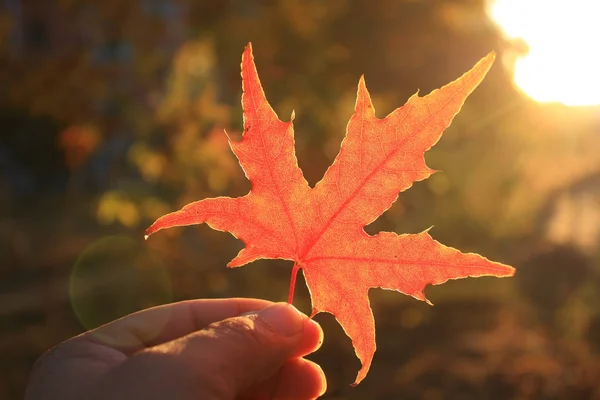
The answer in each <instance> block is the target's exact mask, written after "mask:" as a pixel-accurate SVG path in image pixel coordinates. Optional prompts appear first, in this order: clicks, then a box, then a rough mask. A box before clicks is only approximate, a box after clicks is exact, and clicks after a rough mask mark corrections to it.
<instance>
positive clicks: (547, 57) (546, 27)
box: [488, 0, 600, 106]
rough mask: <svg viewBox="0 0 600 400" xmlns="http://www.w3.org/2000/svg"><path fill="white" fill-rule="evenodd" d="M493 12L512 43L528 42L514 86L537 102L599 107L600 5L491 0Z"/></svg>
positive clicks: (591, 0)
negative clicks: (599, 18) (515, 41)
mask: <svg viewBox="0 0 600 400" xmlns="http://www.w3.org/2000/svg"><path fill="white" fill-rule="evenodd" d="M488 13H489V15H490V17H491V18H492V19H493V20H494V21H495V22H496V23H497V24H498V25H499V26H500V28H501V29H502V31H503V32H504V34H505V36H506V37H507V38H508V39H519V40H523V41H524V42H525V43H526V44H527V47H528V48H529V51H528V53H527V54H525V55H517V57H516V61H515V64H514V81H515V84H516V85H517V86H518V87H519V88H520V89H521V90H523V91H524V92H525V93H526V94H527V95H529V96H530V97H531V98H533V99H534V100H537V101H539V102H544V103H545V102H559V103H562V104H564V105H568V106H586V105H598V104H600V51H599V48H600V47H599V44H598V41H599V40H600V21H599V20H598V16H599V15H600V1H595V0H490V3H489V7H488Z"/></svg>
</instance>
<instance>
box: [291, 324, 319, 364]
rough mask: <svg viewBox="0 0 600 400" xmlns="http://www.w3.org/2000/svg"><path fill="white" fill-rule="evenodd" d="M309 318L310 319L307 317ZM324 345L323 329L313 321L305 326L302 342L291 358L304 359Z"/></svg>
mask: <svg viewBox="0 0 600 400" xmlns="http://www.w3.org/2000/svg"><path fill="white" fill-rule="evenodd" d="M306 318H308V317H306ZM322 344H323V328H321V325H319V323H318V322H317V321H315V320H313V319H309V320H308V323H305V324H304V333H303V334H302V340H301V341H300V344H299V345H298V347H297V348H296V350H295V351H294V352H293V353H292V355H291V357H304V356H306V355H308V354H311V353H314V352H315V351H317V350H318V349H319V348H320V347H321V345H322Z"/></svg>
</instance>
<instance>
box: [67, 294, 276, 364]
mask: <svg viewBox="0 0 600 400" xmlns="http://www.w3.org/2000/svg"><path fill="white" fill-rule="evenodd" d="M271 304H273V303H272V302H270V301H267V300H261V299H244V298H231V299H198V300H187V301H182V302H179V303H172V304H166V305H162V306H158V307H153V308H149V309H146V310H142V311H138V312H136V313H133V314H130V315H127V316H125V317H123V318H120V319H118V320H116V321H113V322H110V323H108V324H106V325H103V326H101V327H99V328H96V329H93V330H91V331H89V332H86V333H84V334H82V335H80V336H78V337H76V338H74V340H85V341H92V342H95V343H98V342H100V343H101V344H103V345H107V346H109V347H112V348H114V349H116V350H119V351H121V352H123V353H124V354H126V355H131V354H133V353H136V352H138V351H140V350H143V349H145V348H147V347H152V346H156V345H158V344H161V343H165V342H169V341H171V340H174V339H177V338H180V337H182V336H185V335H187V334H190V333H192V332H195V331H199V330H201V329H203V328H205V327H206V326H208V325H210V324H211V323H213V322H217V321H221V320H223V319H227V318H231V317H236V316H238V315H240V314H244V313H247V312H251V311H257V310H261V309H263V308H265V307H267V306H269V305H271Z"/></svg>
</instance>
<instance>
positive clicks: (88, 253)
mask: <svg viewBox="0 0 600 400" xmlns="http://www.w3.org/2000/svg"><path fill="white" fill-rule="evenodd" d="M69 295H70V300H71V305H72V307H73V311H74V312H75V315H76V316H77V318H78V319H79V321H80V322H81V324H82V325H83V326H84V327H85V328H86V329H91V328H95V327H97V326H99V325H102V324H104V323H106V322H109V321H112V320H114V319H117V318H119V317H122V316H124V315H127V314H130V313H132V312H135V311H138V310H141V309H143V308H147V307H152V306H156V305H160V304H165V303H168V302H170V301H172V291H171V280H170V277H169V273H168V271H167V269H166V268H165V267H164V266H163V265H162V263H161V262H160V261H159V260H158V259H157V258H156V257H154V256H153V255H152V254H151V253H150V252H149V250H148V249H147V247H145V246H144V243H143V242H142V241H141V240H140V241H136V240H133V239H132V238H129V237H127V236H108V237H104V238H102V239H100V240H98V241H97V242H95V243H93V244H92V245H91V246H89V247H88V248H87V249H86V250H85V251H84V252H83V253H82V254H81V255H80V256H79V258H78V260H77V262H76V263H75V265H74V267H73V269H72V271H71V276H70V281H69ZM165 323H166V321H165ZM159 325H160V324H159ZM156 329H157V333H158V331H159V330H160V329H162V326H157V327H156ZM119 344H120V345H127V344H126V343H119Z"/></svg>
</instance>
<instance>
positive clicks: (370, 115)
mask: <svg viewBox="0 0 600 400" xmlns="http://www.w3.org/2000/svg"><path fill="white" fill-rule="evenodd" d="M493 61H494V54H493V53H490V54H489V55H488V56H486V57H484V58H483V59H482V60H481V61H479V62H478V63H477V64H476V65H475V66H474V67H473V69H471V70H470V71H469V72H467V73H465V74H464V75H463V76H462V77H460V78H459V79H457V80H456V81H454V82H452V83H450V84H448V85H446V86H444V87H443V88H441V89H438V90H434V91H433V92H431V93H430V94H429V95H427V96H424V97H419V96H418V93H417V94H415V95H413V96H412V97H410V99H409V100H408V102H407V103H406V104H405V105H404V106H403V107H401V108H398V109H396V110H395V111H393V112H392V113H390V114H389V115H388V116H387V117H385V118H383V119H379V118H377V117H375V109H374V108H373V104H372V103H371V98H370V96H369V92H368V91H367V87H366V86H365V81H364V78H363V77H361V78H360V81H359V84H358V96H357V100H356V106H355V112H354V114H353V115H352V117H351V119H350V122H349V123H348V127H347V132H346V137H345V138H344V140H343V142H342V145H341V149H340V152H339V154H338V155H337V157H336V159H335V161H334V162H333V164H332V165H331V166H330V167H329V169H328V170H327V172H326V173H325V176H324V177H323V179H322V180H321V181H320V182H318V183H317V184H316V185H315V187H314V188H311V187H310V186H309V185H308V183H307V181H306V180H305V179H304V176H303V174H302V171H301V170H300V168H299V167H298V162H297V160H296V155H295V151H294V135H293V126H292V120H293V114H292V118H291V120H290V121H289V122H282V121H280V120H279V118H278V117H277V115H276V114H275V112H274V111H273V109H272V108H271V106H270V105H269V103H268V101H267V99H266V97H265V94H264V92H263V89H262V86H261V84H260V81H259V78H258V74H257V71H256V67H255V65H254V59H253V55H252V47H251V45H248V46H247V48H246V50H245V52H244V54H243V56H242V65H241V67H242V87H243V95H242V106H243V109H244V133H243V137H242V139H241V141H239V142H234V141H232V140H230V141H229V143H230V146H231V149H232V150H233V152H234V153H235V155H236V156H237V158H238V160H239V162H240V165H241V166H242V168H243V170H244V172H245V174H246V176H247V177H248V179H249V180H250V181H251V183H252V189H251V190H250V192H249V193H248V194H247V195H245V196H243V197H238V198H230V197H217V198H210V199H205V200H200V201H197V202H194V203H191V204H188V205H186V206H185V207H183V208H182V209H181V210H179V211H176V212H173V213H170V214H167V215H165V216H163V217H161V218H159V219H158V220H157V221H156V222H154V224H152V226H150V228H148V230H147V231H146V235H147V236H148V235H150V234H152V233H154V232H156V231H158V230H161V229H164V228H169V227H174V226H185V225H193V224H200V223H207V224H208V225H209V226H210V227H212V228H213V229H217V230H220V231H227V232H231V233H232V234H233V235H234V236H235V237H237V238H239V239H241V240H242V241H243V242H244V244H245V248H244V249H242V250H241V251H240V252H239V254H238V255H237V256H236V257H235V258H234V259H233V260H232V261H231V262H230V263H229V264H228V266H229V267H239V266H242V265H244V264H247V263H249V262H251V261H254V260H257V259H261V258H271V259H275V258H281V259H286V260H292V261H294V267H293V269H292V279H291V284H290V293H289V299H288V301H289V302H290V303H291V301H292V298H293V293H294V285H295V281H296V274H297V272H298V270H299V269H302V270H303V272H304V276H305V279H306V284H307V286H308V289H309V292H310V296H311V299H312V315H313V316H314V315H315V314H317V313H319V312H329V313H331V314H333V315H334V316H335V318H336V320H337V321H338V322H339V323H340V324H341V326H342V327H343V328H344V331H345V332H346V334H347V335H348V336H349V337H350V338H351V340H352V344H353V346H354V349H355V352H356V355H357V356H358V358H359V359H360V361H361V363H362V367H361V369H360V371H359V372H358V375H357V377H356V381H355V382H354V385H356V384H358V383H359V382H360V381H361V380H362V379H364V378H365V376H366V374H367V372H368V370H369V367H370V365H371V361H372V359H373V354H374V353H375V322H374V319H373V313H372V311H371V307H370V304H369V297H368V291H369V289H370V288H375V287H379V288H384V289H391V290H396V291H399V292H402V293H405V294H407V295H410V296H412V297H414V298H416V299H419V300H423V301H427V299H426V297H425V294H424V288H425V286H426V285H429V284H433V285H437V284H441V283H444V282H446V281H447V280H449V279H458V278H466V277H478V276H484V275H491V276H498V277H502V276H511V275H513V274H514V269H513V268H512V267H510V266H507V265H504V264H501V263H496V262H492V261H490V260H488V259H486V258H484V257H481V256H480V255H478V254H465V253H461V252H460V251H458V250H456V249H453V248H449V247H446V246H444V245H442V244H440V243H438V242H437V241H435V240H434V239H433V238H432V237H431V236H430V235H429V234H428V233H427V231H425V232H422V233H419V234H408V235H397V234H396V233H392V232H380V233H378V234H377V235H374V236H371V235H368V234H367V233H366V232H365V231H364V229H363V228H364V227H365V226H366V225H368V224H370V223H371V222H373V221H374V220H375V219H376V218H378V217H379V216H380V215H381V214H382V213H383V212H384V211H386V210H387V209H388V208H390V206H391V205H392V203H394V201H395V200H396V199H397V197H398V193H399V192H401V191H403V190H406V189H408V188H409V187H410V186H411V185H412V184H413V182H415V181H420V180H423V179H425V178H427V177H429V176H430V175H431V174H432V173H433V172H435V171H433V170H431V169H429V168H428V167H427V166H426V165H425V159H424V153H425V151H427V150H428V149H429V148H430V147H431V146H433V145H434V144H435V143H436V142H437V141H438V139H439V138H440V136H441V134H442V132H443V131H444V129H446V128H447V127H448V125H450V122H451V121H452V118H453V117H454V115H455V114H456V113H457V112H458V111H459V110H460V108H461V106H462V104H463V102H464V101H465V99H466V97H467V96H468V95H469V94H470V93H471V92H472V91H473V90H474V89H475V87H477V85H478V84H479V83H480V82H481V80H482V79H483V78H484V76H485V75H486V73H487V71H488V70H489V68H490V67H491V65H492V63H493ZM147 236H146V237H147Z"/></svg>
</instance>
